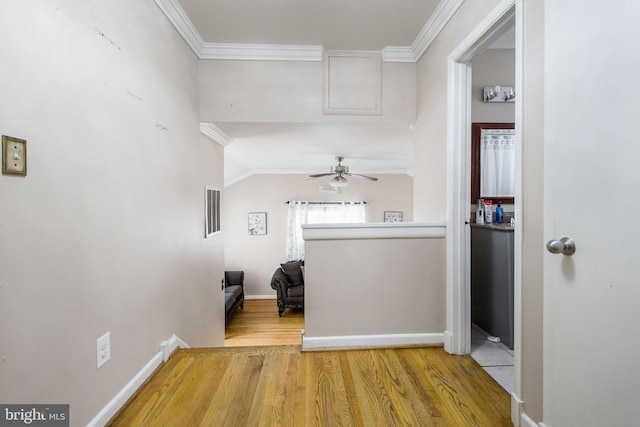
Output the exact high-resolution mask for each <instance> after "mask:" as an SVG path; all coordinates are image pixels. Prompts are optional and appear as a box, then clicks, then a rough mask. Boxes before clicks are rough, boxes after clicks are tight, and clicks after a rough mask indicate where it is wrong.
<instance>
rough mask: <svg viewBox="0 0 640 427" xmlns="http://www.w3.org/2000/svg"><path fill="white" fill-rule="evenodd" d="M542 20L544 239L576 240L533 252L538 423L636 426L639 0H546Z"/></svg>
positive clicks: (639, 399)
mask: <svg viewBox="0 0 640 427" xmlns="http://www.w3.org/2000/svg"><path fill="white" fill-rule="evenodd" d="M544 27H545V81H544V84H545V103H544V108H545V129H544V134H545V141H544V149H545V153H544V161H545V172H544V173H545V189H544V192H545V206H544V212H545V214H544V215H545V232H544V233H545V236H544V237H545V241H547V240H551V239H560V238H561V237H565V236H568V237H571V238H573V239H574V240H575V244H576V252H575V254H574V255H573V256H566V255H561V254H559V255H553V254H551V253H548V252H547V251H546V250H545V253H546V255H545V261H544V269H545V271H544V275H545V280H544V291H545V300H544V302H545V308H544V310H545V311H544V319H545V329H544V333H545V340H544V370H545V374H544V381H545V383H544V423H545V425H547V426H548V427H571V426H580V427H585V426H598V427H600V426H612V427H613V426H615V427H621V426H638V425H640V415H639V414H640V412H639V409H640V256H639V255H640V218H639V216H640V3H638V2H634V1H629V0H609V1H587V2H580V1H572V0H547V1H546V2H545V25H544ZM529 210H531V209H530V208H529ZM529 214H530V212H529ZM525 238H526V236H525ZM541 250H544V249H543V248H541ZM525 304H526V301H525Z"/></svg>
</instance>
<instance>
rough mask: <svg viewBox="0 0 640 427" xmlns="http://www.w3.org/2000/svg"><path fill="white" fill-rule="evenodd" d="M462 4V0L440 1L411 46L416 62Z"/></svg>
mask: <svg viewBox="0 0 640 427" xmlns="http://www.w3.org/2000/svg"><path fill="white" fill-rule="evenodd" d="M462 3H464V0H441V1H440V3H439V4H438V6H437V7H436V10H435V11H434V12H433V14H432V15H431V17H430V18H429V20H428V21H427V23H426V24H425V25H424V27H422V31H420V33H419V34H418V37H416V39H415V40H414V41H413V43H412V44H411V49H412V50H413V54H414V57H415V59H416V62H417V61H418V60H419V59H420V57H421V56H422V55H423V54H424V53H425V51H426V50H427V48H428V47H429V46H430V45H431V43H433V41H434V40H435V38H436V37H437V36H438V34H440V31H442V29H443V28H444V26H445V25H446V24H447V22H449V20H450V19H451V18H452V17H453V14H454V13H456V10H458V8H459V7H460V5H462Z"/></svg>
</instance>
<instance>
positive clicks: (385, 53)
mask: <svg viewBox="0 0 640 427" xmlns="http://www.w3.org/2000/svg"><path fill="white" fill-rule="evenodd" d="M382 62H416V55H415V53H414V51H413V49H412V48H411V47H410V46H387V47H385V48H384V49H382Z"/></svg>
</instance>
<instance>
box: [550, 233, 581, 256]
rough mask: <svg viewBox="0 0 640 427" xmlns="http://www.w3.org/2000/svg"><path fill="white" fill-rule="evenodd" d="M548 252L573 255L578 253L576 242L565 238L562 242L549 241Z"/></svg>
mask: <svg viewBox="0 0 640 427" xmlns="http://www.w3.org/2000/svg"><path fill="white" fill-rule="evenodd" d="M547 250H548V251H549V252H551V253H552V254H562V255H569V256H571V255H573V254H574V253H576V242H574V241H573V239H572V238H570V237H563V238H562V239H560V240H549V241H548V242H547Z"/></svg>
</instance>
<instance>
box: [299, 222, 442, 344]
mask: <svg viewBox="0 0 640 427" xmlns="http://www.w3.org/2000/svg"><path fill="white" fill-rule="evenodd" d="M440 228H441V229H442V232H444V228H443V227H440ZM305 231H306V230H305ZM339 231H340V230H339ZM306 251H307V259H306V260H305V280H306V281H305V337H304V340H305V343H308V342H312V341H315V342H316V343H318V342H319V344H317V345H318V346H319V347H322V346H323V344H322V343H323V342H324V343H326V342H330V343H331V344H330V345H331V346H338V347H345V346H346V347H349V346H375V342H376V341H375V340H372V339H367V338H359V339H358V338H355V337H358V336H362V335H368V336H371V335H376V336H378V339H381V340H382V341H388V340H392V339H396V340H399V342H398V344H399V345H401V344H410V343H411V341H410V339H409V338H408V336H411V335H417V336H419V338H418V339H419V340H422V341H421V343H429V344H435V343H440V344H442V342H443V336H444V327H445V308H444V307H445V304H444V295H445V286H444V283H445V280H444V253H445V241H444V238H443V236H441V237H434V238H405V239H403V238H387V239H381V238H377V239H376V238H367V239H362V238H358V239H337V240H336V239H327V240H308V241H307V242H306ZM381 335H382V336H386V337H380V336H381ZM429 336H430V339H431V340H433V341H429V338H428V337H429ZM345 342H346V343H347V344H346V345H345Z"/></svg>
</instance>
